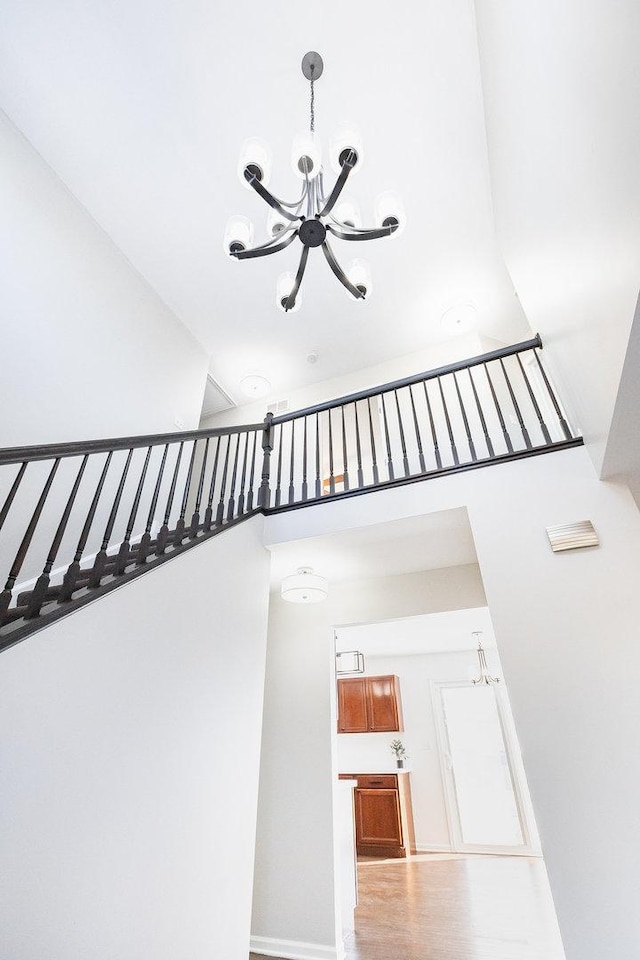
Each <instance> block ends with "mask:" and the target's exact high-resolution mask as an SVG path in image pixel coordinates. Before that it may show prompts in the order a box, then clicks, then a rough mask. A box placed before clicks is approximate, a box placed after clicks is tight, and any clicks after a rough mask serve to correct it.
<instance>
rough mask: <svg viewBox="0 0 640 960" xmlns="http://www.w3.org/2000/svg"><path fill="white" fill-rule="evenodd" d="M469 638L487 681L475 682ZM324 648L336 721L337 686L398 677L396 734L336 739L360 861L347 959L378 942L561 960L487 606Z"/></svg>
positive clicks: (402, 950) (344, 637) (343, 631)
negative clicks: (330, 657) (328, 652)
mask: <svg viewBox="0 0 640 960" xmlns="http://www.w3.org/2000/svg"><path fill="white" fill-rule="evenodd" d="M476 631H482V639H483V646H484V648H485V651H486V657H487V662H488V666H489V672H490V675H491V676H492V677H494V678H495V679H496V680H497V681H498V682H496V683H492V684H474V683H473V680H474V679H477V678H478V676H479V662H478V657H477V639H476V638H475V636H474V634H475V632H476ZM334 639H335V652H336V654H337V658H336V663H337V664H338V668H337V685H338V696H337V702H338V712H339V708H340V703H341V699H342V701H344V697H341V684H343V683H344V682H345V681H346V682H347V683H349V682H350V681H351V682H353V681H354V680H356V683H357V679H358V678H359V680H360V683H361V685H363V689H366V690H367V691H369V689H370V688H371V683H372V682H373V681H375V682H376V684H377V686H378V687H379V688H380V689H381V690H382V689H383V684H382V681H383V680H387V681H389V678H394V679H393V682H392V683H391V687H393V689H394V691H395V694H394V695H395V696H396V697H397V704H396V712H397V717H398V722H397V725H396V728H395V729H391V728H390V727H389V728H388V729H387V730H386V731H384V730H381V729H376V730H372V729H369V730H367V731H366V732H365V731H362V730H361V731H360V732H338V733H337V734H336V743H335V756H336V765H337V773H338V776H339V777H340V778H342V779H344V778H349V777H350V778H351V782H352V786H353V790H354V810H355V818H354V827H355V833H356V847H357V852H358V857H357V865H356V876H357V899H358V902H357V907H356V909H355V914H354V925H353V929H352V930H346V931H345V933H346V936H345V941H344V942H345V950H346V957H347V960H377V957H378V956H383V953H380V954H377V953H376V952H375V950H376V942H377V943H378V944H380V943H381V942H382V941H384V942H385V949H387V950H391V949H396V948H397V949H398V955H401V954H402V956H406V958H407V960H409V958H413V956H414V952H412V951H415V957H416V958H417V957H420V958H421V960H425V958H426V957H430V956H431V954H429V953H428V952H427V953H426V954H425V949H427V947H426V946H425V945H429V944H433V945H434V950H435V952H434V954H433V956H434V957H435V956H437V957H438V958H439V960H446V958H447V957H449V956H451V957H456V958H463V960H466V958H467V957H468V958H474V960H475V958H478V957H484V956H485V955H486V957H487V958H489V957H491V958H492V960H497V958H499V957H502V956H507V955H508V956H509V960H520V958H521V957H522V958H523V960H524V958H526V960H563V958H564V952H563V949H562V944H561V940H560V936H559V932H558V928H557V920H556V917H555V910H554V907H553V901H552V898H551V893H550V890H549V885H548V880H547V876H546V871H545V867H544V862H543V860H542V854H541V850H540V842H539V837H538V831H537V827H536V823H535V817H534V812H533V806H532V803H531V798H530V795H529V790H528V786H527V781H526V775H525V769H524V764H523V761H522V755H521V752H520V747H519V744H518V739H517V734H516V729H515V724H514V721H513V716H512V713H511V708H510V703H509V696H508V687H507V684H506V682H505V680H504V676H503V671H502V664H501V662H500V658H499V654H498V650H497V646H496V642H495V637H494V633H493V627H492V623H491V618H490V615H489V610H488V608H486V607H481V608H472V609H465V610H452V611H449V612H443V613H437V614H426V615H421V616H416V617H409V618H403V619H397V620H389V621H379V622H373V623H366V624H357V625H350V624H347V625H343V626H337V627H336V628H335V630H334ZM347 654H350V655H349V656H348V655H347ZM349 666H351V667H352V672H351V671H350V670H349ZM364 685H366V686H364ZM356 689H357V688H356ZM367 696H369V697H370V699H371V697H373V696H375V694H374V693H367ZM368 709H370V710H373V709H376V708H375V707H369V708H368ZM387 713H388V714H389V711H387ZM378 715H379V716H383V713H380V711H378ZM389 715H392V712H391V714H389ZM347 722H348V723H353V722H354V721H353V719H351V718H350V719H348V721H347ZM360 722H361V721H360ZM340 729H341V719H340V716H338V730H340ZM342 729H344V722H342ZM352 729H353V728H352ZM398 740H400V741H401V744H402V747H403V748H404V751H405V752H406V758H405V759H404V763H403V766H401V767H399V766H397V765H396V764H397V761H396V756H395V753H394V751H393V749H392V744H393V742H394V741H398ZM393 790H397V791H398V793H397V795H398V798H399V800H398V815H397V819H396V821H394V817H393V802H394V801H393V798H394V796H395V794H394V793H393V792H392V791H393ZM403 793H404V796H405V798H406V797H408V801H407V800H406V799H405V801H404V807H403V806H402V803H401V802H400V798H401V797H402V794H403ZM396 824H397V826H396ZM396 829H397V831H399V834H398V835H399V837H400V839H401V843H400V844H399V845H398V844H397V836H396V835H395V831H396ZM376 831H377V835H376ZM394 844H396V845H394ZM385 845H386V846H385ZM400 917H402V918H404V920H403V921H402V922H399V920H398V918H400ZM396 928H397V929H396ZM389 938H391V940H390V939H389ZM392 941H393V942H392ZM489 943H490V944H491V948H490V949H489V950H488V952H487V953H486V954H483V953H482V952H480V953H479V952H478V951H479V950H480V949H481V947H482V945H483V944H484V945H486V944H489ZM393 944H395V945H396V946H395V947H394V946H393ZM429 949H430V948H429ZM505 950H507V951H508V950H510V951H511V952H510V953H508V954H507V953H505V952H504V951H505ZM465 951H466V952H465ZM519 951H520V952H519Z"/></svg>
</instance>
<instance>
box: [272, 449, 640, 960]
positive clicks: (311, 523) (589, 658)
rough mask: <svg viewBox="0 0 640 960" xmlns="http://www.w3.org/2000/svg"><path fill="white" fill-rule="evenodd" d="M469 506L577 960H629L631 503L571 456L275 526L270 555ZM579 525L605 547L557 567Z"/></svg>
mask: <svg viewBox="0 0 640 960" xmlns="http://www.w3.org/2000/svg"><path fill="white" fill-rule="evenodd" d="M465 505H466V507H467V509H468V511H469V518H470V522H471V528H472V531H473V535H474V540H475V544H476V550H477V555H478V562H479V565H480V570H481V572H482V579H483V582H484V587H485V591H486V597H487V603H488V606H489V609H490V612H491V618H492V622H493V625H494V628H495V635H496V640H497V643H498V648H499V650H500V655H501V660H502V664H503V667H504V676H505V680H506V682H507V684H508V687H509V690H510V694H511V705H512V708H513V713H514V718H515V721H516V729H517V732H518V736H519V740H520V745H521V748H522V754H523V759H524V764H525V768H526V771H527V775H528V779H529V786H530V789H531V796H532V800H533V806H534V810H535V813H536V819H537V822H538V827H539V831H540V837H541V842H542V851H543V854H544V856H545V860H546V863H547V868H548V872H549V878H550V882H551V887H552V891H553V895H554V899H555V903H556V908H557V911H558V919H559V923H560V929H561V931H562V935H563V939H564V942H565V948H566V951H567V957H568V960H601V958H602V957H604V956H611V957H616V960H635V958H636V957H637V953H638V944H639V943H640V922H639V914H638V911H637V903H636V899H637V897H636V889H637V857H636V850H637V847H638V844H639V843H640V822H639V821H638V817H637V815H636V803H635V797H637V795H638V791H639V790H640V754H639V752H638V749H637V731H638V728H639V726H640V700H639V698H638V696H637V677H638V676H640V645H638V643H637V624H638V620H639V618H640V598H639V596H638V577H639V574H640V513H639V512H638V510H637V508H636V505H635V502H634V501H633V498H632V496H631V494H630V492H629V490H628V488H627V487H626V486H624V485H622V484H614V483H605V482H602V481H599V480H598V479H597V477H596V475H595V472H594V470H593V467H592V464H591V462H590V460H589V457H588V455H587V453H586V451H585V449H584V448H578V449H574V450H569V451H565V452H563V453H554V454H551V455H547V456H542V457H535V458H532V459H529V460H527V461H526V462H514V463H510V464H504V465H501V466H493V467H488V468H486V469H483V470H476V471H473V472H471V473H463V474H457V475H456V476H453V477H450V478H446V479H442V480H434V481H429V482H428V483H422V484H412V485H410V486H407V487H403V488H398V489H397V490H388V491H381V492H379V493H375V494H373V493H372V494H370V495H368V496H366V497H357V498H354V499H352V500H345V501H342V502H337V503H331V504H330V503H323V504H320V505H318V506H316V507H310V508H308V509H307V510H304V511H296V512H295V513H291V514H282V515H277V516H272V517H269V518H267V521H266V525H265V533H266V536H267V542H269V543H272V544H274V543H277V542H280V541H283V540H286V539H294V538H295V539H300V538H304V537H311V536H319V535H321V534H328V533H330V532H331V531H337V530H344V529H347V528H354V527H359V526H367V525H369V524H373V523H378V522H379V521H380V517H383V516H384V517H386V518H387V519H389V520H393V519H396V518H399V517H409V516H418V515H421V514H423V513H429V512H432V511H437V510H444V509H451V508H454V507H459V506H465ZM582 519H591V520H592V521H593V523H594V525H595V528H596V530H597V532H598V534H599V537H600V546H599V547H597V548H591V549H587V550H582V551H572V552H568V553H565V554H554V553H553V552H552V551H551V549H550V547H549V544H548V540H547V536H546V533H545V527H546V526H547V525H550V524H556V523H562V522H568V521H572V520H582ZM322 707H323V705H322V704H320V705H319V707H318V709H319V710H320V711H321V710H322ZM289 813H290V816H291V817H292V818H293V817H294V814H295V811H289Z"/></svg>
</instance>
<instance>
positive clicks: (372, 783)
mask: <svg viewBox="0 0 640 960" xmlns="http://www.w3.org/2000/svg"><path fill="white" fill-rule="evenodd" d="M369 783H370V785H371V786H372V787H378V786H380V785H381V784H382V780H369Z"/></svg>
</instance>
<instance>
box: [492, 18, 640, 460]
mask: <svg viewBox="0 0 640 960" xmlns="http://www.w3.org/2000/svg"><path fill="white" fill-rule="evenodd" d="M475 8H476V16H477V22H478V46H479V52H480V64H481V70H482V86H483V94H484V106H485V118H486V129H487V141H488V149H489V165H490V171H491V181H492V195H493V206H494V211H495V218H496V229H497V234H498V242H499V244H500V249H501V252H502V254H503V256H504V259H505V263H506V266H507V269H508V270H509V273H510V276H511V278H512V280H513V283H514V286H515V289H516V290H517V292H518V296H519V299H520V302H521V304H522V306H523V308H524V310H525V313H526V315H527V317H528V318H529V321H530V323H531V325H532V327H533V328H534V329H536V330H538V331H539V332H540V334H541V335H542V339H543V342H544V344H545V348H546V349H545V356H546V359H547V361H548V364H549V367H550V369H551V371H552V373H553V374H554V377H555V381H556V383H557V384H558V386H559V387H560V388H561V392H562V396H563V399H564V401H565V403H566V405H567V406H568V409H569V413H570V415H571V419H572V420H573V422H574V423H575V424H576V425H578V426H579V427H580V428H581V431H582V433H583V435H584V437H585V439H586V440H587V442H588V443H589V448H590V451H591V454H592V456H593V458H594V462H595V464H596V468H597V469H600V465H601V462H602V457H603V455H604V449H605V444H606V440H607V434H608V431H609V425H610V422H611V416H612V413H613V407H614V403H615V398H616V392H617V389H618V382H619V380H620V374H621V370H622V364H623V361H624V356H625V350H626V345H627V341H628V338H629V331H630V328H631V323H632V320H633V314H634V309H635V305H636V300H637V298H638V289H639V286H640V280H639V278H640V180H639V178H638V165H639V164H640V141H639V139H638V123H639V112H638V97H637V90H638V86H639V84H640V61H639V60H638V55H637V53H638V45H639V44H640V6H639V5H638V3H637V2H635V0H617V2H616V3H611V2H608V0H593V2H590V3H587V4H585V3H584V2H582V0H564V2H563V3H557V2H556V0H539V2H537V3H530V4H524V3H495V2H493V0H476V3H475Z"/></svg>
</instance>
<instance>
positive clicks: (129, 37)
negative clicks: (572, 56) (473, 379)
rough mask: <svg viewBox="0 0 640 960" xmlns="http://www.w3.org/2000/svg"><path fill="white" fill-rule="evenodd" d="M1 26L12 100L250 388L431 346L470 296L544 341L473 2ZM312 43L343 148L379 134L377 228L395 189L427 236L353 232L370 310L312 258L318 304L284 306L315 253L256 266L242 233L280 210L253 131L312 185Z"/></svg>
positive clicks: (79, 12)
mask: <svg viewBox="0 0 640 960" xmlns="http://www.w3.org/2000/svg"><path fill="white" fill-rule="evenodd" d="M2 19H3V28H2V31H1V32H0V106H1V107H2V108H3V109H4V110H5V111H6V112H7V114H8V115H9V116H10V118H11V119H12V120H13V122H14V123H15V124H16V125H17V126H18V128H19V129H20V130H21V131H22V132H23V133H24V134H25V136H26V137H27V138H28V139H29V140H30V141H31V143H32V144H33V145H34V146H35V148H36V149H37V150H38V151H39V152H40V153H41V154H42V156H43V157H44V159H45V160H46V161H47V162H48V163H49V164H50V165H51V167H52V168H53V169H54V170H55V171H56V173H57V174H58V175H59V176H60V177H61V179H62V180H63V181H64V182H65V184H66V185H67V186H68V187H69V189H70V190H71V192H72V193H73V194H74V195H75V196H76V197H77V198H78V200H79V201H80V202H81V203H82V204H83V205H84V206H85V207H86V209H87V210H88V211H89V213H90V214H91V215H92V216H93V217H94V218H95V220H96V221H97V222H98V223H99V224H100V225H101V226H102V227H103V228H104V229H105V230H106V232H107V233H108V234H109V235H110V236H111V238H112V239H113V240H114V242H115V243H116V244H117V245H118V246H119V247H120V249H121V250H122V251H123V253H124V254H125V255H126V256H127V257H128V258H129V260H130V261H131V263H132V264H133V265H134V267H135V268H136V269H137V270H138V271H140V273H141V274H142V275H143V276H144V277H145V278H146V280H147V281H148V282H149V283H150V284H151V285H152V286H153V287H154V288H155V290H156V291H157V292H158V293H159V294H160V296H161V297H162V298H163V299H164V301H165V302H166V303H167V304H168V305H169V306H170V307H171V308H172V309H173V310H174V311H175V313H176V314H177V316H178V317H179V318H180V319H181V320H182V321H183V322H184V323H185V324H186V326H187V327H188V328H189V329H190V330H191V331H192V332H193V334H194V335H195V336H196V337H197V339H198V340H199V341H200V342H201V343H202V345H203V346H204V347H205V349H206V350H207V351H208V352H209V353H210V354H211V372H212V374H213V375H214V377H216V379H217V380H218V381H219V382H220V383H221V385H222V386H223V387H224V389H225V390H226V391H227V392H229V393H230V394H231V396H232V397H234V398H235V399H240V395H239V381H240V379H241V378H242V377H243V376H244V375H245V374H247V373H249V372H254V371H258V372H261V373H263V374H265V375H266V376H267V377H268V378H269V379H270V380H271V382H272V384H273V386H274V390H275V391H276V392H277V393H279V394H281V395H282V394H284V393H285V392H286V391H288V390H291V389H293V388H295V387H297V386H301V385H304V384H307V383H310V382H314V381H317V380H321V379H327V378H329V377H333V376H337V375H340V374H344V373H348V372H350V371H351V370H355V369H360V368H362V367H366V366H369V365H371V364H374V363H378V362H380V361H382V360H384V359H387V358H389V357H394V356H399V355H402V354H406V353H409V352H411V351H413V350H417V349H423V348H426V347H428V346H429V345H430V344H433V343H436V342H439V341H441V340H443V339H444V338H446V337H447V336H448V335H447V334H446V333H445V332H444V330H443V328H442V324H441V316H442V314H443V313H444V312H445V311H446V310H447V309H448V308H449V307H451V306H453V305H455V304H458V303H461V302H462V303H464V302H469V301H470V302H472V303H473V304H474V305H475V307H476V308H477V322H478V329H479V332H481V333H483V334H485V335H486V336H489V337H493V338H495V339H499V340H504V341H508V342H512V341H514V340H517V339H521V338H523V337H526V336H527V335H528V334H529V330H528V326H527V323H526V320H525V318H524V315H523V313H522V310H521V308H520V306H519V302H518V300H517V298H516V296H515V294H514V289H513V285H512V283H511V281H510V279H509V276H508V273H507V271H506V269H505V266H504V264H503V261H502V259H501V256H500V254H499V251H498V247H497V243H496V238H495V233H494V223H493V215H492V205H491V193H490V184H489V169H488V162H487V148H486V141H485V126H484V116H483V102H482V90H481V83H480V70H479V59H478V50H477V39H476V29H475V20H474V9H473V3H472V0H447V2H446V3H442V2H441V0H425V2H423V3H420V4H417V3H410V4H389V3H388V2H386V0H351V2H350V3H346V4H344V3H343V4H337V3H325V4H302V3H293V2H285V0H271V2H270V3H257V2H254V0H246V2H244V3H237V4H222V3H220V2H217V3H216V2H210V3H202V2H201V0H153V2H152V0H110V2H109V3H105V2H99V0H86V2H84V3H78V2H77V0H56V2H55V3H52V2H50V0H5V3H4V4H3V18H2ZM310 49H316V50H318V51H320V52H321V54H322V56H323V57H324V61H325V73H324V76H323V77H322V79H321V80H320V81H319V82H318V84H317V91H316V116H317V130H318V133H319V135H320V136H321V138H322V140H323V143H324V145H325V146H328V142H329V138H330V136H331V135H332V134H334V133H336V132H337V131H338V130H339V128H340V127H341V125H342V124H343V123H344V122H345V121H346V122H350V123H351V124H352V125H355V126H356V127H357V128H358V129H359V131H360V132H361V134H362V137H363V140H364V145H365V151H366V159H365V165H364V168H363V170H362V172H361V173H359V174H358V175H357V177H354V181H353V185H352V188H351V187H350V189H349V190H348V193H349V195H351V196H353V197H354V199H356V200H357V201H358V202H359V204H360V207H361V210H362V212H363V218H364V219H366V218H367V216H368V217H369V219H371V215H372V212H373V201H374V198H375V196H376V194H377V193H379V192H380V191H382V190H385V189H396V190H397V191H398V192H399V193H400V194H401V195H402V198H403V201H404V206H405V209H406V213H407V227H406V230H405V231H404V233H403V234H402V235H401V236H399V237H397V238H393V239H386V238H385V239H384V240H379V241H373V242H371V243H370V244H366V245H357V246H358V247H359V249H357V250H355V251H354V250H353V249H351V248H352V247H353V246H355V245H354V244H344V243H340V242H339V241H336V242H335V247H336V248H338V247H339V248H340V249H337V252H338V254H339V256H340V258H341V259H342V260H343V261H345V262H348V260H350V259H351V258H352V257H353V256H356V255H357V256H365V257H366V258H367V259H368V260H369V261H370V263H371V267H372V273H373V284H374V289H373V293H372V297H371V301H370V302H368V303H366V304H364V305H361V304H357V303H353V302H350V301H349V300H348V299H347V296H346V294H345V292H344V291H343V289H342V288H341V287H340V285H339V284H338V283H337V281H336V280H335V279H334V278H333V277H332V276H331V274H330V273H329V269H328V266H327V264H326V263H325V262H324V258H323V257H322V255H321V253H320V251H314V252H313V253H314V255H313V256H312V257H311V258H310V263H309V268H308V271H307V276H306V277H305V281H304V288H303V298H304V303H303V307H302V310H301V311H300V312H297V313H295V314H289V315H286V316H285V315H284V314H283V313H281V312H280V311H279V310H278V309H277V308H276V304H275V283H276V279H277V277H278V275H279V274H280V272H281V271H282V270H285V269H289V270H291V269H293V270H295V266H296V264H297V259H298V256H299V246H298V244H297V243H296V244H294V245H293V246H292V247H291V248H289V249H288V250H287V251H285V252H283V253H281V254H276V255H275V256H274V257H271V258H264V259H263V260H260V261H254V262H245V263H236V262H232V261H230V260H229V259H228V258H226V257H225V255H224V253H223V250H222V237H223V233H224V228H225V223H226V221H227V218H228V217H229V215H230V214H233V213H242V214H244V215H246V216H249V217H250V218H252V219H253V220H254V222H255V224H256V232H257V235H258V236H262V235H264V236H265V238H266V233H265V220H266V207H265V206H264V205H263V204H262V202H261V201H260V200H259V198H258V197H257V196H255V195H254V194H253V193H252V192H251V191H248V190H247V189H245V187H244V186H243V185H242V184H241V183H240V182H239V180H238V177H237V172H236V167H237V160H238V154H239V150H240V147H241V145H242V142H243V140H244V139H245V138H247V137H248V136H259V137H262V138H263V139H265V140H267V141H268V142H269V143H270V145H271V147H272V150H273V155H274V168H273V177H272V180H271V187H272V189H273V190H274V192H275V193H276V194H280V195H282V196H284V197H285V198H286V199H289V198H290V195H291V194H292V193H295V192H296V191H297V185H298V181H296V180H295V178H294V176H293V174H292V172H291V168H290V145H291V139H292V137H293V135H294V134H295V133H296V132H297V131H300V130H304V129H305V128H306V126H307V123H308V95H309V88H308V83H307V82H306V81H305V80H304V78H303V77H302V74H301V72H300V61H301V58H302V55H303V54H304V53H305V52H306V51H307V50H310ZM365 246H366V250H365ZM345 247H346V248H347V249H345ZM310 351H317V353H318V355H319V358H320V362H319V363H318V364H314V365H310V364H308V363H307V362H306V356H307V354H309V352H310Z"/></svg>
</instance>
